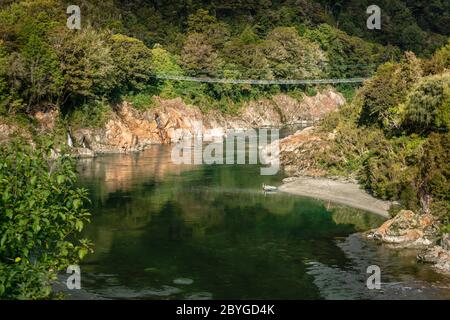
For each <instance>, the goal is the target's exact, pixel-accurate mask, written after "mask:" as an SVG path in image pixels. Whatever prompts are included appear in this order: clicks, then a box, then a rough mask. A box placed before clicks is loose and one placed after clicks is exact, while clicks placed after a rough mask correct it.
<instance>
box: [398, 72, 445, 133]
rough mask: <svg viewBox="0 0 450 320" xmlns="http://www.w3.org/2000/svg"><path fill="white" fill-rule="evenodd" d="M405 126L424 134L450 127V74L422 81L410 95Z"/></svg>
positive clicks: (426, 78) (406, 107)
mask: <svg viewBox="0 0 450 320" xmlns="http://www.w3.org/2000/svg"><path fill="white" fill-rule="evenodd" d="M403 125H404V126H405V127H406V128H407V129H408V130H410V131H412V132H417V133H423V132H428V131H432V130H439V129H447V128H448V127H449V126H450V74H446V75H436V76H431V77H425V78H423V79H421V80H420V81H419V82H418V84H417V85H416V86H415V88H414V89H413V90H412V92H411V93H410V94H409V96H408V99H407V102H406V105H405V111H404V120H403Z"/></svg>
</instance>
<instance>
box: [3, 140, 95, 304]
mask: <svg viewBox="0 0 450 320" xmlns="http://www.w3.org/2000/svg"><path fill="white" fill-rule="evenodd" d="M49 150H50V146H39V145H38V146H36V147H35V148H32V147H30V146H29V145H27V144H22V143H19V142H17V141H14V142H12V143H11V144H9V145H2V146H0V194H1V197H0V213H1V215H0V299H42V298H47V297H48V296H49V294H50V292H51V290H50V284H49V281H50V280H52V279H55V277H56V273H57V271H58V270H61V269H64V268H66V267H67V266H68V265H70V264H77V263H78V262H79V260H80V259H82V258H83V257H84V256H85V255H86V254H87V253H88V251H89V250H90V243H89V242H88V240H85V239H83V240H79V241H76V240H69V239H74V238H75V236H76V235H77V234H78V233H79V232H81V231H82V229H83V226H84V224H85V223H86V222H88V221H89V213H88V212H87V210H86V209H84V202H85V201H86V200H87V194H86V191H85V190H83V189H77V188H75V187H74V183H75V179H76V175H75V172H74V170H73V168H74V167H73V162H72V161H71V160H70V159H68V158H66V157H60V158H57V159H56V160H52V161H48V160H47V159H48V157H49Z"/></svg>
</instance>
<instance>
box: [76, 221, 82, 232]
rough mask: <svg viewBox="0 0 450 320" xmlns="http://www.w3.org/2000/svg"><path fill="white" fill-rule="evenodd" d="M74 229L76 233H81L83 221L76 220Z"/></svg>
mask: <svg viewBox="0 0 450 320" xmlns="http://www.w3.org/2000/svg"><path fill="white" fill-rule="evenodd" d="M75 229H77V231H78V232H81V231H82V230H83V221H81V220H77V222H75Z"/></svg>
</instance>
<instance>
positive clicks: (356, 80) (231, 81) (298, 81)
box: [153, 75, 368, 85]
mask: <svg viewBox="0 0 450 320" xmlns="http://www.w3.org/2000/svg"><path fill="white" fill-rule="evenodd" d="M153 78H156V79H160V80H175V81H190V82H203V83H229V84H256V85H266V84H272V85H273V84H283V85H299V84H337V83H362V82H364V81H365V80H367V79H368V78H340V79H275V80H254V79H229V78H210V77H186V76H175V75H154V76H153Z"/></svg>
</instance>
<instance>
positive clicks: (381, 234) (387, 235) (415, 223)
mask: <svg viewBox="0 0 450 320" xmlns="http://www.w3.org/2000/svg"><path fill="white" fill-rule="evenodd" d="M438 234H439V223H438V221H437V220H436V218H435V217H434V216H432V215H431V214H419V213H414V212H413V211H410V210H401V211H400V212H399V213H398V214H397V215H396V216H395V217H394V218H392V219H390V220H388V221H386V222H385V223H383V224H382V225H381V227H379V228H377V229H375V230H373V231H372V232H370V233H369V235H368V237H369V238H372V239H376V240H379V241H381V242H384V243H388V244H393V245H397V246H402V247H423V246H429V245H431V244H433V243H434V242H435V241H436V239H437V237H438Z"/></svg>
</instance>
